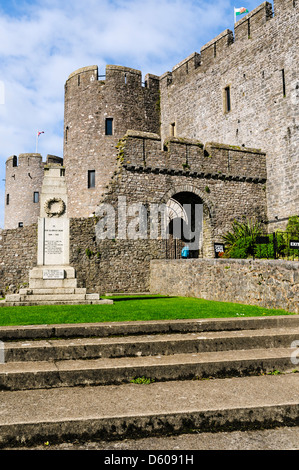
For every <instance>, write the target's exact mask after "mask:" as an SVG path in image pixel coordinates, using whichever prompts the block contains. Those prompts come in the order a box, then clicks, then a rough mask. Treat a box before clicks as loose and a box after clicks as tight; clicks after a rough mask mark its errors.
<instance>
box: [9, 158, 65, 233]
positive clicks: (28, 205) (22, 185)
mask: <svg viewBox="0 0 299 470" xmlns="http://www.w3.org/2000/svg"><path fill="white" fill-rule="evenodd" d="M62 162H63V159H62V158H60V157H56V156H55V155H47V158H46V161H45V162H43V159H42V156H41V155H40V154H39V153H22V154H20V155H19V157H17V156H16V155H14V156H11V157H9V158H8V159H7V161H6V181H5V219H4V228H5V229H15V228H17V227H19V224H23V226H28V225H31V224H34V223H36V222H37V218H38V216H39V214H40V193H41V188H42V183H43V177H44V169H45V166H46V165H47V164H48V163H59V164H62ZM34 193H36V198H34Z"/></svg>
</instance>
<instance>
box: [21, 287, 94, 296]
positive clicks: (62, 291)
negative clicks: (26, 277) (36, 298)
mask: <svg viewBox="0 0 299 470" xmlns="http://www.w3.org/2000/svg"><path fill="white" fill-rule="evenodd" d="M19 294H21V295H44V294H52V295H53V294H86V289H85V288H81V287H64V288H63V287H61V288H59V287H57V288H53V289H50V288H48V289H20V290H19Z"/></svg>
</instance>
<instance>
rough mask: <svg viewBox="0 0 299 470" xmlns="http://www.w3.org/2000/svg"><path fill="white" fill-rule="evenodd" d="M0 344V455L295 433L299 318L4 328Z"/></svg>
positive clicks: (298, 401)
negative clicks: (245, 432) (143, 440)
mask: <svg viewBox="0 0 299 470" xmlns="http://www.w3.org/2000/svg"><path fill="white" fill-rule="evenodd" d="M0 340H1V341H2V342H3V343H2V345H3V346H4V352H5V355H4V359H5V362H4V363H3V364H0V390H1V391H0V446H1V447H2V448H3V447H4V448H5V447H13V446H20V445H32V444H38V443H42V442H45V441H49V442H51V443H54V442H55V443H58V442H66V441H68V440H72V439H77V440H82V441H88V440H92V439H107V440H110V439H122V438H128V437H133V438H135V437H142V436H154V435H163V434H176V433H183V432H184V433H185V432H192V431H194V430H196V431H197V432H202V431H213V432H215V431H223V430H230V431H232V430H242V429H257V428H271V427H274V426H285V425H287V426H295V425H296V426H298V425H299V373H297V372H296V371H295V370H296V369H297V370H298V372H299V365H296V358H297V357H298V359H299V350H298V356H297V355H296V351H297V349H296V348H294V347H293V346H294V344H292V343H294V342H295V341H298V342H299V316H298V315H289V316H277V317H258V318H237V319H236V318H230V319H205V320H200V319H199V320H177V321H149V322H124V323H109V324H107V323H103V324H101V323H97V324H82V325H81V324H80V325H75V324H74V325H41V326H24V327H1V328H0ZM296 344H297V343H296ZM291 359H293V361H292V360H291ZM294 359H295V361H294ZM140 382H141V383H140Z"/></svg>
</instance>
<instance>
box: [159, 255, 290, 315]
mask: <svg viewBox="0 0 299 470" xmlns="http://www.w3.org/2000/svg"><path fill="white" fill-rule="evenodd" d="M150 290H151V292H152V293H155V294H163V295H175V296H183V297H185V296H187V297H198V298H202V299H207V300H216V301H221V302H235V303H241V304H248V305H258V306H261V307H265V308H274V309H284V310H287V311H289V312H294V313H299V263H298V262H293V261H279V260H275V261H266V260H254V261H253V260H232V259H213V260H212V259H189V260H153V261H152V262H151V270H150Z"/></svg>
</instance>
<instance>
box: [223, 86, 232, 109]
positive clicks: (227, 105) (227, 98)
mask: <svg viewBox="0 0 299 470" xmlns="http://www.w3.org/2000/svg"><path fill="white" fill-rule="evenodd" d="M224 100H225V105H224V106H225V112H226V113H229V112H230V110H231V101H230V87H229V86H227V87H225V89H224Z"/></svg>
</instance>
